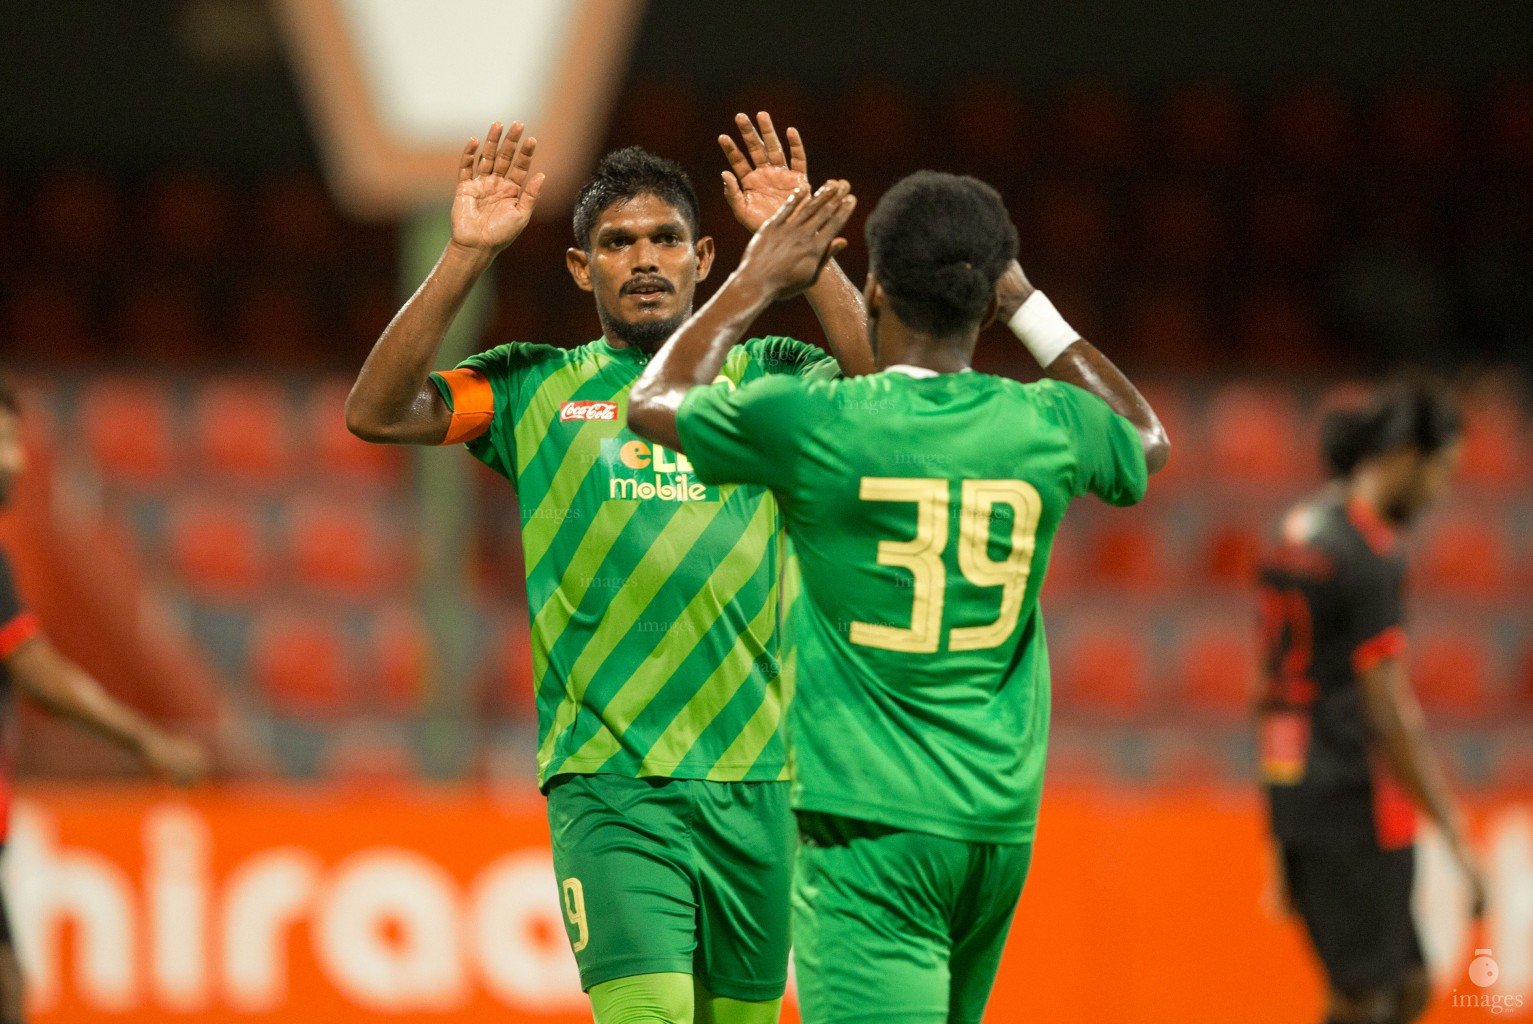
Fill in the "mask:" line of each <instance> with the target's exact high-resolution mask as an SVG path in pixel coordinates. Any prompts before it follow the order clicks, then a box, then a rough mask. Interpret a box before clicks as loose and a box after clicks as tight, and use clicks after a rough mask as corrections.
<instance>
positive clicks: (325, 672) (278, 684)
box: [249, 609, 353, 718]
mask: <svg viewBox="0 0 1533 1024" xmlns="http://www.w3.org/2000/svg"><path fill="white" fill-rule="evenodd" d="M249 662H250V674H251V677H252V678H253V679H254V680H255V682H256V685H257V686H258V687H260V690H261V692H262V693H263V694H265V695H266V697H267V699H268V700H269V701H270V702H271V704H272V706H273V708H274V709H276V710H277V711H278V713H280V714H284V715H290V716H293V717H300V718H302V717H337V716H340V715H343V714H345V713H346V712H348V711H349V710H350V709H351V707H352V704H353V691H352V687H353V677H352V670H351V664H350V654H349V651H348V649H347V643H346V640H345V637H344V636H343V635H342V634H341V631H340V629H339V627H338V626H337V624H336V623H334V622H333V621H331V620H330V619H329V618H327V617H326V616H324V615H317V614H313V613H312V612H308V611H299V610H296V609H276V610H271V611H268V612H265V613H264V614H263V615H262V616H261V618H260V619H258V620H257V621H256V624H255V625H254V626H253V627H252V629H251V635H250V651H249Z"/></svg>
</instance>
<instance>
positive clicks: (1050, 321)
mask: <svg viewBox="0 0 1533 1024" xmlns="http://www.w3.org/2000/svg"><path fill="white" fill-rule="evenodd" d="M1006 325H1007V326H1008V327H1010V328H1011V333H1012V334H1015V335H1016V336H1017V337H1018V338H1020V339H1021V340H1022V344H1024V345H1026V346H1027V350H1028V351H1029V352H1031V353H1032V354H1033V358H1034V359H1036V360H1038V365H1039V366H1041V367H1043V368H1044V369H1048V366H1049V364H1050V363H1052V362H1053V361H1054V360H1056V359H1058V358H1059V354H1060V353H1061V352H1063V351H1064V350H1065V349H1067V348H1069V347H1070V346H1071V345H1073V344H1074V343H1075V342H1077V341H1079V340H1080V337H1081V336H1080V335H1079V334H1078V333H1076V330H1075V328H1073V327H1071V326H1070V325H1069V324H1067V323H1065V318H1064V317H1062V316H1060V315H1059V310H1057V309H1055V308H1054V303H1052V302H1050V301H1049V297H1048V296H1047V295H1045V294H1043V293H1042V292H1040V291H1034V292H1033V294H1031V295H1029V296H1028V297H1027V301H1026V302H1024V303H1022V306H1021V308H1020V309H1018V310H1017V311H1016V313H1014V314H1013V315H1012V318H1011V319H1010V320H1008V321H1007V322H1006Z"/></svg>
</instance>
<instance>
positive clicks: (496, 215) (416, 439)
mask: <svg viewBox="0 0 1533 1024" xmlns="http://www.w3.org/2000/svg"><path fill="white" fill-rule="evenodd" d="M519 143H520V145H518V144H519ZM536 147H537V140H536V139H533V138H531V137H530V136H529V137H528V138H527V139H526V141H525V142H524V141H522V124H521V122H520V121H513V122H512V124H511V129H510V131H508V132H506V133H505V136H504V138H502V135H501V125H500V122H498V121H497V122H496V123H495V124H493V125H491V126H490V131H489V134H488V135H487V136H486V138H485V143H484V149H483V151H480V150H479V140H478V139H469V140H468V145H467V146H466V147H464V150H463V157H462V159H461V161H460V162H459V165H458V190H457V193H456V194H455V195H454V197H453V202H452V240H451V241H449V242H448V243H447V248H446V250H445V251H444V252H443V253H442V258H441V259H439V260H438V261H437V264H436V266H435V267H434V268H432V271H431V273H430V275H429V276H428V277H427V278H426V280H425V283H423V284H422V285H421V286H420V289H419V290H418V291H416V293H415V294H414V295H412V296H411V297H410V300H409V301H408V302H406V303H405V304H404V307H403V308H402V309H400V311H399V313H398V314H397V315H396V316H395V317H394V319H393V320H392V321H391V322H390V323H389V325H388V327H386V328H385V329H384V331H383V334H382V336H380V337H379V338H378V341H377V343H376V344H375V345H374V346H373V350H372V352H370V353H369V354H368V357H367V361H366V362H365V363H363V364H362V370H361V372H360V373H358V374H357V381H356V383H355V384H353V385H352V387H351V394H350V395H348V396H347V398H346V428H347V429H348V430H350V431H351V432H352V433H353V434H355V435H357V436H358V437H360V438H361V439H362V440H364V441H371V442H373V443H375V444H422V445H435V444H441V443H442V441H443V440H444V439H445V438H446V437H447V430H448V427H449V426H450V425H451V423H452V410H451V409H449V408H448V407H447V403H446V402H445V401H444V400H443V399H442V396H441V394H440V393H439V392H438V391H437V389H436V386H435V385H433V384H432V383H431V368H432V366H433V364H434V363H435V362H436V355H437V350H438V349H439V348H441V346H442V339H443V338H444V337H446V335H447V329H448V328H449V327H451V326H452V322H453V320H454V318H456V317H457V315H458V311H459V310H461V309H462V308H463V303H464V301H465V300H467V298H468V294H469V292H470V291H472V290H473V287H474V284H475V283H476V282H477V281H478V280H479V278H480V275H482V274H483V273H484V272H485V271H486V270H488V269H489V267H490V264H491V263H492V262H494V260H495V257H496V256H497V255H499V254H500V252H501V250H502V249H504V248H505V247H506V246H508V245H510V244H511V243H512V242H513V241H515V240H516V237H517V236H518V235H520V234H521V233H522V229H523V228H525V227H526V226H527V222H528V220H529V219H531V217H532V208H533V206H534V205H535V204H536V203H537V201H538V190H539V189H540V188H541V187H542V185H543V175H542V174H532V175H529V170H530V167H531V164H532V153H533V150H534V149H535V148H536Z"/></svg>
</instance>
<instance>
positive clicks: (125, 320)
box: [117, 278, 210, 367]
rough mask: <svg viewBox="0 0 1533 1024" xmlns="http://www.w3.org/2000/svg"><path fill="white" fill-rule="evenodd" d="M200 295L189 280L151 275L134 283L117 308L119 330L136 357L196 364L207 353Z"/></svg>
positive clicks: (157, 361) (152, 360)
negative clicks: (151, 276)
mask: <svg viewBox="0 0 1533 1024" xmlns="http://www.w3.org/2000/svg"><path fill="white" fill-rule="evenodd" d="M203 316H204V311H203V309H202V297H201V296H200V295H199V294H198V290H197V287H196V285H194V284H193V283H192V282H191V281H189V280H177V279H164V278H150V279H147V280H142V281H139V282H137V283H136V284H134V285H133V286H132V287H131V288H130V289H129V290H128V292H127V294H126V296H125V297H124V298H123V300H122V303H121V305H119V307H118V309H117V323H118V332H119V334H120V335H121V337H122V340H123V342H124V344H125V345H126V346H127V349H128V351H129V352H130V353H131V354H132V355H133V357H134V358H135V359H140V360H145V361H148V362H153V363H158V364H162V365H166V366H177V367H180V366H186V365H196V364H197V363H198V362H203V361H206V360H207V359H208V357H209V354H210V342H209V341H208V334H207V328H206V326H205V324H204V319H203Z"/></svg>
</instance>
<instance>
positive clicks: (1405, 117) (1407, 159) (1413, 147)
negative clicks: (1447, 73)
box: [1373, 84, 1459, 167]
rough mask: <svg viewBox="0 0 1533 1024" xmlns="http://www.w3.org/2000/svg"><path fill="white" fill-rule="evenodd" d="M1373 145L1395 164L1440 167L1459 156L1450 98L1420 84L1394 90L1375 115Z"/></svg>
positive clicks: (1443, 93) (1440, 91)
mask: <svg viewBox="0 0 1533 1024" xmlns="http://www.w3.org/2000/svg"><path fill="white" fill-rule="evenodd" d="M1373 135H1374V144H1375V146H1376V147H1377V148H1378V151H1379V152H1381V153H1383V155H1384V156H1385V157H1386V158H1388V159H1390V160H1392V161H1395V162H1397V163H1401V164H1407V165H1410V166H1414V167H1441V166H1444V165H1446V164H1449V163H1452V162H1453V160H1454V158H1455V156H1456V154H1457V152H1458V146H1459V143H1458V138H1457V136H1458V129H1457V126H1456V124H1455V116H1454V110H1453V97H1452V96H1450V95H1449V94H1448V93H1446V92H1444V91H1442V90H1439V89H1432V88H1428V87H1426V86H1423V85H1420V84H1412V85H1409V86H1406V87H1404V88H1400V89H1396V90H1394V91H1392V92H1390V93H1389V94H1388V95H1387V96H1385V97H1384V100H1383V102H1382V103H1381V104H1380V105H1379V108H1378V110H1377V111H1376V112H1375V114H1374V124H1373Z"/></svg>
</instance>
